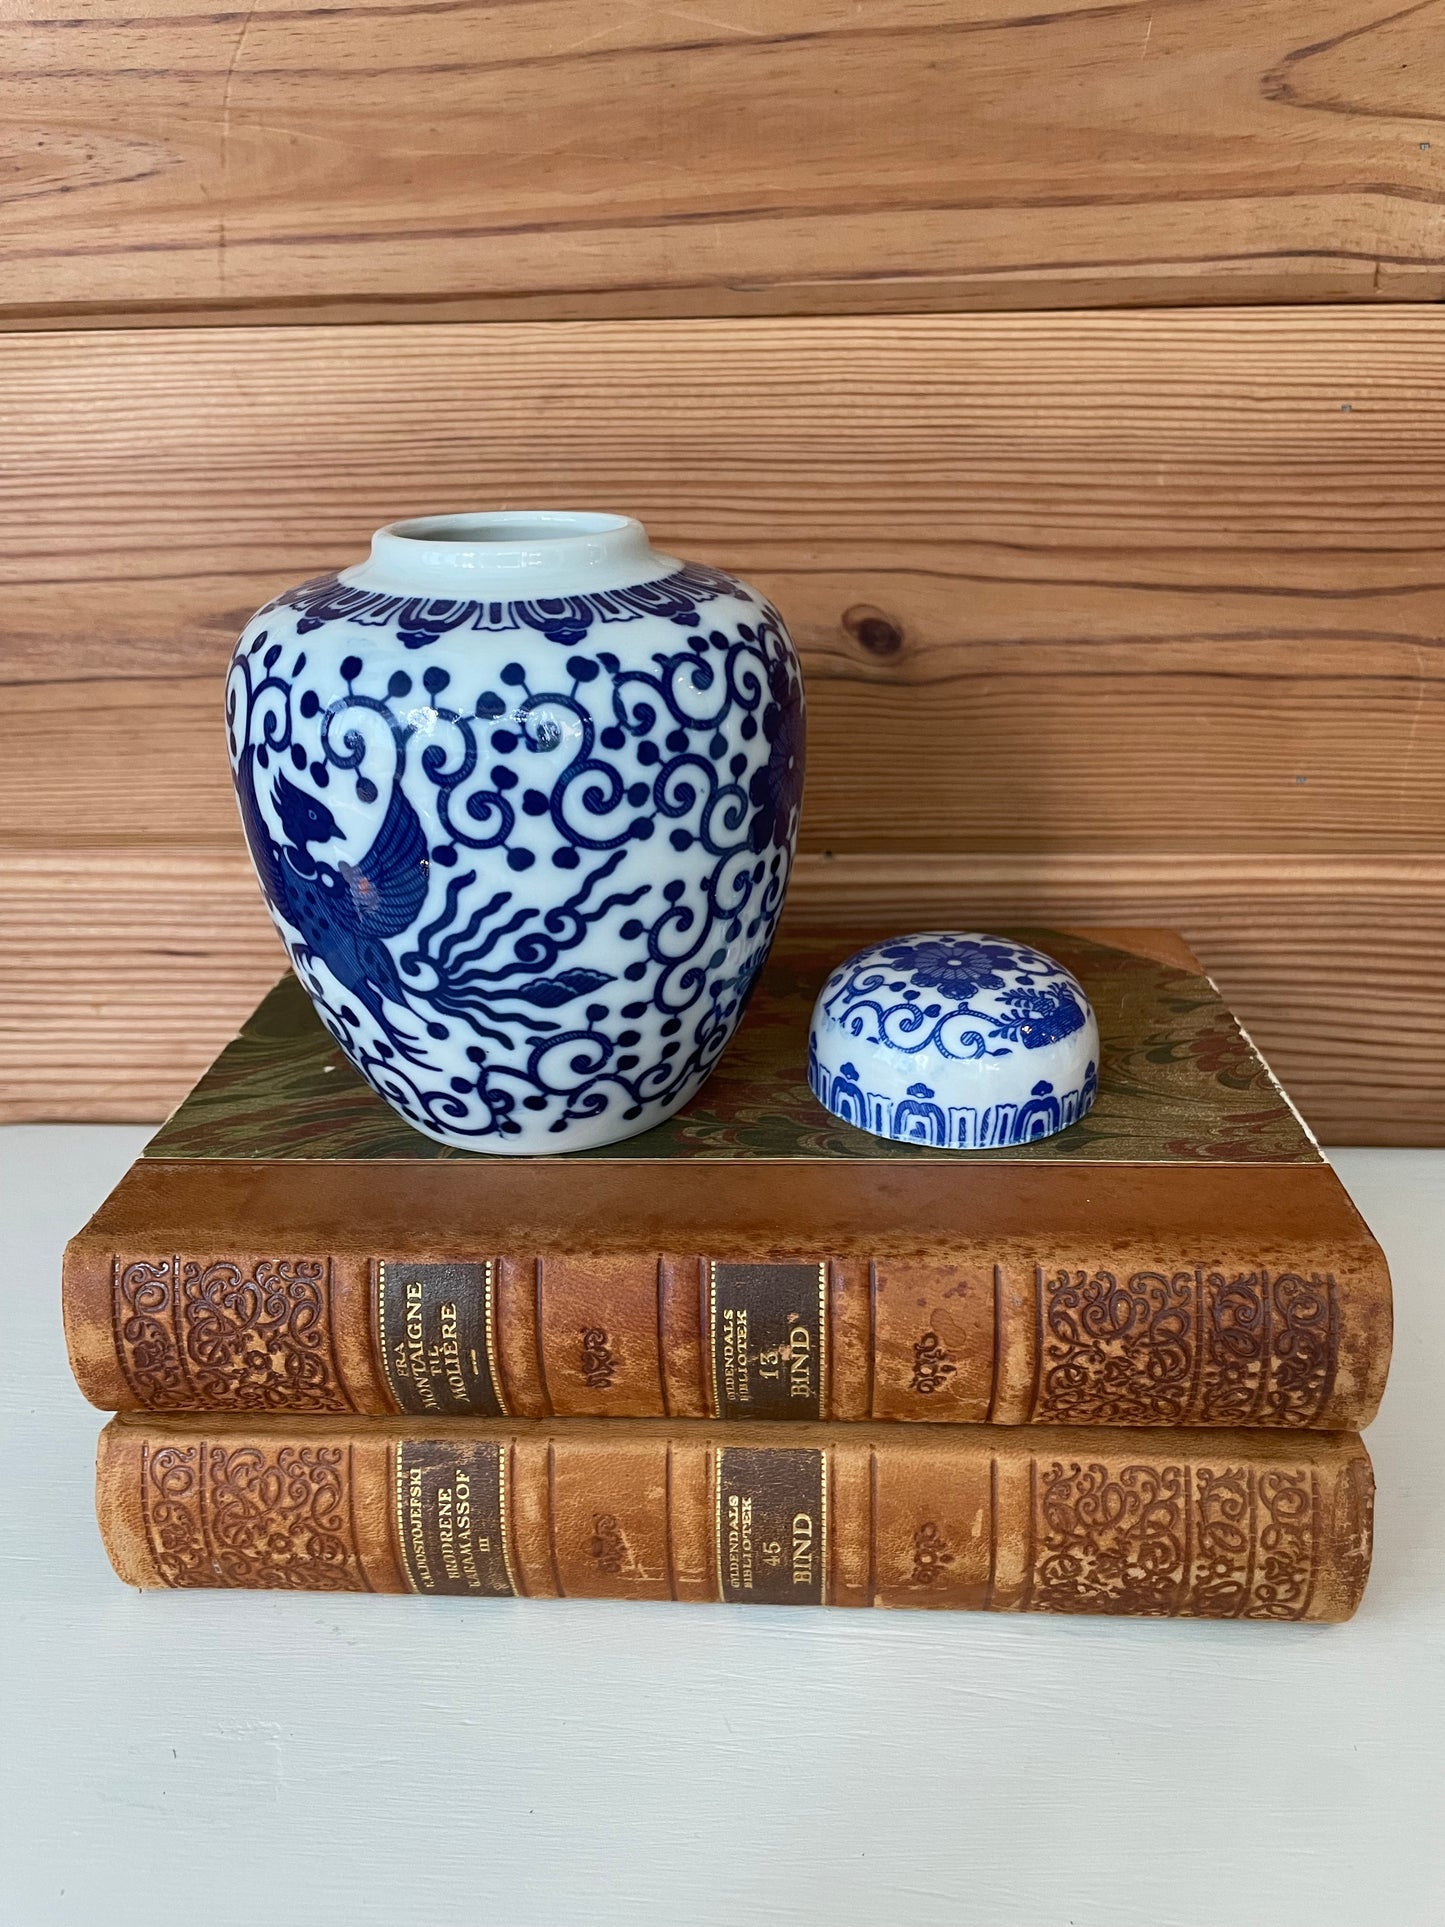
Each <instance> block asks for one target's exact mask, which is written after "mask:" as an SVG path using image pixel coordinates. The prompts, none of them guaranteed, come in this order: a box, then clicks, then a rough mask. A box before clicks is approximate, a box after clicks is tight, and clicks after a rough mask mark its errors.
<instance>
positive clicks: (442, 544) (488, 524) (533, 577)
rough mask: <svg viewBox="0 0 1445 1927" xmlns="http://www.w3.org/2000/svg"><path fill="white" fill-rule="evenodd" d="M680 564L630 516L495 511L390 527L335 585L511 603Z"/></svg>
mask: <svg viewBox="0 0 1445 1927" xmlns="http://www.w3.org/2000/svg"><path fill="white" fill-rule="evenodd" d="M680 566H681V564H680V563H679V562H678V561H677V560H676V558H675V557H673V556H670V555H662V554H660V553H659V552H658V551H657V550H656V549H654V548H653V547H652V545H651V543H650V542H649V541H648V539H647V531H646V529H644V528H643V526H642V524H641V523H640V522H637V521H634V520H633V518H632V517H631V516H630V515H598V514H585V513H579V512H571V511H564V510H556V509H498V510H494V511H490V512H487V513H483V514H477V515H428V516H423V517H421V518H419V519H418V520H416V521H410V522H392V523H390V524H389V525H388V526H387V527H386V528H384V529H378V530H377V532H376V534H375V535H374V536H372V538H371V554H370V556H369V558H368V559H367V560H366V561H365V562H362V563H359V564H358V565H357V566H356V567H355V568H352V569H347V570H346V571H345V572H344V573H343V575H342V577H341V580H342V581H343V582H345V583H347V584H348V585H351V586H354V587H356V588H361V589H380V590H386V591H390V592H393V593H396V594H406V595H418V596H435V597H448V598H451V599H453V600H458V601H476V602H484V601H490V600H493V599H495V600H497V601H499V602H520V601H528V600H532V599H534V598H539V597H548V596H566V595H581V594H585V593H587V592H588V591H590V590H597V589H625V588H628V587H630V586H631V585H632V584H633V583H635V582H654V581H656V580H657V578H658V577H659V576H663V575H670V574H672V572H673V571H674V570H675V569H677V568H679V567H680Z"/></svg>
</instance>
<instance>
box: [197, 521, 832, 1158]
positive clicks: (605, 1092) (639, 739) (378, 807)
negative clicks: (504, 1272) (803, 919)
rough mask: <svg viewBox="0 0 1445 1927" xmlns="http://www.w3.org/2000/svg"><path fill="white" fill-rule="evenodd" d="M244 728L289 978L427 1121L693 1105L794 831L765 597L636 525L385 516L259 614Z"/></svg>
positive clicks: (248, 655)
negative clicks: (335, 569)
mask: <svg viewBox="0 0 1445 1927" xmlns="http://www.w3.org/2000/svg"><path fill="white" fill-rule="evenodd" d="M227 715H228V723H229V730H230V747H231V758H232V767H233V770H234V773H235V778H236V786H237V792H238V797H239V800H240V805H241V815H242V820H243V823H244V824H245V827H246V831H247V838H248V841H249V843H250V846H251V853H252V857H253V859H254V861H255V863H256V867H257V872H258V875H259V876H260V879H261V883H262V887H263V890H264V891H265V893H266V897H267V901H268V904H269V907H270V909H271V913H272V916H273V918H274V920H275V922H276V925H277V928H278V929H279V931H280V933H281V936H282V938H283V940H284V941H285V944H286V947H287V950H288V952H289V954H290V957H291V961H292V964H293V966H294V968H295V969H296V971H297V974H298V976H299V977H300V979H301V981H302V982H303V984H305V986H306V988H307V990H308V991H309V992H310V994H311V997H312V999H313V1002H314V1003H315V1004H316V1007H317V1009H318V1011H319V1013H320V1015H321V1017H322V1020H323V1022H324V1023H326V1025H327V1027H328V1029H330V1031H331V1032H332V1034H333V1035H334V1036H335V1037H336V1038H337V1040H338V1042H339V1043H340V1044H341V1045H342V1047H343V1048H344V1049H345V1051H346V1052H347V1055H348V1056H349V1057H350V1058H351V1060H352V1062H353V1063H354V1064H355V1065H356V1066H357V1068H358V1069H359V1070H360V1071H361V1072H362V1074H363V1075H364V1076H365V1077H366V1078H367V1079H368V1080H369V1081H370V1082H371V1083H372V1084H373V1086H374V1087H375V1088H376V1089H377V1090H378V1091H379V1092H380V1093H381V1095H382V1096H383V1097H385V1098H386V1099H387V1100H388V1102H390V1103H391V1104H392V1105H393V1106H394V1107H395V1108H396V1109H397V1110H398V1111H399V1112H400V1113H401V1114H402V1115H403V1116H404V1117H406V1118H407V1119H408V1120H409V1121H410V1122H411V1123H412V1124H414V1125H415V1126H416V1128H417V1129H419V1130H421V1131H424V1132H425V1133H426V1134H427V1135H428V1136H430V1137H433V1138H435V1139H438V1140H439V1141H441V1142H443V1143H445V1144H448V1145H452V1146H454V1147H456V1148H458V1149H464V1150H474V1151H491V1152H500V1153H504V1154H509V1155H515V1154H527V1153H557V1152H565V1151H573V1150H583V1149H587V1148H590V1147H593V1146H597V1145H602V1144H607V1143H611V1142H614V1141H616V1140H618V1139H620V1138H625V1137H630V1136H633V1135H634V1134H636V1133H637V1132H640V1131H645V1130H647V1129H649V1128H650V1127H651V1126H652V1125H654V1124H657V1123H660V1122H661V1121H662V1120H663V1119H664V1118H666V1117H668V1116H670V1115H671V1114H672V1112H673V1111H675V1110H677V1109H679V1108H680V1106H681V1105H683V1104H684V1103H686V1102H687V1100H688V1098H689V1097H691V1096H692V1094H693V1093H694V1092H695V1091H696V1089H697V1088H698V1086H699V1085H700V1084H701V1083H702V1081H703V1080H704V1078H705V1077H706V1076H707V1074H708V1072H709V1071H710V1070H711V1068H712V1066H713V1065H714V1064H715V1063H716V1061H717V1058H718V1056H719V1055H720V1054H721V1052H722V1050H723V1048H724V1046H725V1045H726V1043H727V1041H728V1039H729V1037H730V1036H731V1034H732V1031H733V1029H734V1027H735V1025H736V1023H737V1019H738V1015H739V1013H740V1011H741V1008H742V1005H743V1002H744V1000H745V997H746V993H747V991H748V989H749V987H750V985H751V982H752V979H753V977H754V975H755V973H756V971H757V969H758V967H759V966H760V964H761V962H762V960H763V958H764V956H765V955H766V951H767V947H768V944H769V942H770V941H771V938H772V934H773V930H774V927H775V925H776V921H777V916H778V912H779V910H780V908H781V906H782V901H783V895H784V891H785V889H786V886H787V880H788V873H789V868H790V865H791V861H792V854H793V848H794V844H795V841H796V835H797V822H798V813H799V807H800V802H801V785H802V764H803V700H802V683H801V675H800V671H799V668H798V662H797V657H796V654H795V652H794V650H793V647H792V644H791V642H790V641H789V639H788V636H787V633H786V631H785V630H784V628H783V626H782V623H781V621H780V619H779V618H778V616H777V614H776V612H775V611H773V610H772V609H771V608H770V607H769V606H768V605H767V603H766V602H764V600H763V599H762V597H760V596H759V595H757V594H756V592H755V591H753V590H751V589H749V588H748V587H747V586H746V585H745V584H743V583H741V582H738V581H737V580H736V579H735V578H733V577H730V576H726V575H724V574H722V573H721V572H720V571H717V570H712V569H704V568H699V567H697V566H694V565H689V564H683V563H679V562H677V561H676V559H675V558H673V557H671V556H666V555H661V554H659V553H657V552H656V551H654V550H653V549H652V548H651V547H650V546H649V544H648V541H647V537H646V534H645V531H644V530H643V529H642V528H641V526H640V525H639V524H638V523H636V522H634V521H631V520H630V519H628V518H626V517H621V516H606V515H563V514H557V513H547V512H535V513H534V512H516V513H507V514H498V515H482V516H466V517H435V518H430V519H428V520H426V521H421V522H414V523H402V524H396V525H394V526H393V527H392V528H389V529H384V530H382V531H380V532H379V533H378V534H377V536H376V537H375V538H374V540H373V544H372V555H371V558H370V560H369V561H367V562H366V563H363V564H361V565H359V566H358V567H356V568H354V569H348V570H346V571H345V572H344V573H343V574H342V575H341V576H339V577H335V576H333V577H328V578H321V579H319V580H318V581H316V582H314V583H307V584H303V585H302V586H301V587H300V588H298V589H296V590H292V591H290V592H288V593H287V594H285V595H282V596H279V597H277V598H276V600H275V601H274V602H272V603H270V604H268V605H267V607H266V608H265V609H263V610H261V611H260V612H259V613H258V614H257V615H256V616H255V617H254V618H253V619H252V621H251V622H250V623H249V624H248V625H247V627H246V629H245V631H244V633H243V635H242V637H241V639H240V641H239V643H238V644H237V647H236V652H235V656H234V658H233V662H232V668H231V675H230V679H229V682H228V690H227Z"/></svg>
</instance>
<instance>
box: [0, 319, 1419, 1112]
mask: <svg viewBox="0 0 1445 1927" xmlns="http://www.w3.org/2000/svg"><path fill="white" fill-rule="evenodd" d="M1442 396H1445V317H1442V316H1441V315H1439V314H1438V313H1435V312H1432V311H1429V310H1427V309H1423V308H1412V307H1401V308H1396V309H1393V310H1391V311H1390V312H1388V313H1384V312H1380V311H1376V310H1368V309H1309V310H1300V311H1294V312H1290V313H1270V312H1267V311H1260V310H1249V311H1225V312H1220V313H1216V314H1211V315H1196V314H1182V313H1172V314H1130V315H1057V316H1053V315H1035V316H1027V315H1024V316H1018V315H1014V316H1006V317H992V316H925V317H915V318H906V319H904V318H899V319H890V320H887V321H876V320H869V319H866V318H840V319H831V320H791V321H695V322H654V323H647V324H641V325H639V324H615V323H583V324H571V323H548V324H529V325H517V324H506V323H503V324H496V325H492V326H487V327H483V326H477V325H457V326H453V325H450V324H444V325H437V326H432V327H403V328H390V327H380V328H346V329H342V328H321V327H315V328H288V329H276V330H271V329H234V330H202V331H197V330H176V331H165V330H151V331H146V330H136V331H115V332H84V331H81V332H74V333H46V334H35V335H11V336H8V337H5V338H4V339H3V340H0V434H3V437H4V446H5V449H6V453H7V460H6V462H5V463H4V464H3V465H0V517H3V526H5V527H6V528H7V529H8V530H9V531H10V532H11V534H10V536H9V539H8V540H7V542H6V543H5V545H4V546H3V549H0V586H3V594H4V597H5V615H6V623H5V630H4V634H3V638H0V675H3V682H0V826H3V840H0V848H3V850H4V851H5V852H6V853H7V854H6V863H7V868H6V885H5V889H4V892H3V895H0V927H3V934H0V942H3V944H4V945H5V946H6V947H5V949H4V950H3V951H0V976H3V977H4V979H5V981H6V983H7V991H9V992H10V995H9V999H8V1002H7V1005H6V1007H5V1010H4V1011H3V1013H0V1022H3V1025H4V1031H3V1051H4V1056H3V1058H0V1085H3V1088H4V1092H5V1102H6V1104H7V1106H8V1111H7V1114H8V1115H10V1116H16V1117H48V1116H64V1115H69V1116H91V1117H110V1118H134V1117H141V1118H145V1117H155V1116H158V1115H159V1114H160V1113H161V1111H162V1110H164V1109H165V1108H166V1107H167V1106H168V1105H169V1104H170V1103H172V1102H174V1100H175V1099H176V1098H177V1097H178V1096H179V1095H180V1094H181V1092H182V1091H183V1089H184V1088H185V1086H186V1084H187V1082H188V1081H189V1078H190V1077H191V1076H192V1075H193V1074H194V1072H195V1071H196V1070H198V1069H199V1068H200V1066H201V1064H202V1063H203V1062H204V1061H205V1059H206V1058H208V1057H209V1056H210V1054H211V1053H212V1052H213V1051H214V1049H215V1048H216V1047H217V1046H218V1045H219V1044H220V1043H221V1042H222V1041H224V1038H225V1037H226V1036H227V1035H228V1034H229V1033H230V1031H231V1030H232V1029H233V1028H234V1025H235V1023H236V1022H237V1021H238V1020H239V1019H240V1017H241V1016H242V1015H243V1014H244V1012H245V1010H246V1009H247V1008H248V1007H249V1005H250V1004H251V1003H252V1002H253V1001H254V1000H255V998H256V997H257V996H258V995H259V994H260V992H261V990H262V989H263V988H264V987H265V985H266V984H267V983H268V982H269V980H270V979H271V977H272V976H273V974H274V973H275V971H276V969H277V968H278V965H279V951H278V949H277V947H276V945H275V941H274V938H273V937H272V936H271V934H270V932H269V927H268V926H267V925H266V923H265V920H264V918H263V917H262V915H261V912H260V908H259V903H258V900H257V897H256V893H255V886H254V884H253V882H252V881H251V879H250V877H249V873H248V871H247V868H246V864H245V858H244V856H243V854H242V852H241V848H240V841H239V835H238V832H237V828H236V821H235V815H234V806H233V804H232V802H231V799H230V795H229V789H228V785H227V781H226V776H225V770H224V760H223V749H222V743H221V732H220V723H219V686H220V676H221V671H222V667H223V664H224V661H225V657H226V654H227V652H228V650H229V647H230V643H231V640H232V638H233V637H234V634H235V632H236V630H237V629H238V628H239V626H240V625H241V623H242V621H243V620H244V618H245V616H246V615H247V614H248V613H249V611H250V610H251V609H252V608H253V607H255V606H256V604H258V603H259V602H260V601H261V600H262V599H263V598H264V597H265V596H266V595H267V594H269V593H271V592H273V591H274V590H276V589H277V588H279V587H281V586H282V585H284V584H286V583H287V582H290V581H294V580H296V579H298V578H299V577H301V576H303V575H306V574H309V573H312V572H314V571H315V570H317V569H319V568H322V567H325V566H328V565H333V566H334V565H339V564H343V563H345V562H347V561H349V560H351V559H353V558H354V557H356V556H357V555H359V554H360V553H361V552H362V548H363V545H364V542H365V539H366V536H367V534H368V532H369V531H370V529H371V528H372V527H374V526H375V525H376V524H378V523H380V522H382V521H384V520H387V519H389V518H391V517H392V516H395V515H400V514H406V513H413V512H418V511H422V510H426V509H435V508H444V507H449V506H452V507H454V506H461V505H486V504H514V505H515V504H521V503H528V502H533V503H538V504H542V505H546V504H552V505H558V506H561V505H569V504H571V505H575V504H576V503H579V502H582V503H590V504H597V505H608V506H615V507H618V508H622V509H626V510H629V511H632V512H634V513H637V514H640V515H642V516H643V517H644V519H646V520H647V521H648V523H649V525H650V526H651V527H653V529H654V530H655V532H656V534H657V536H658V537H659V539H660V540H661V541H662V542H663V543H665V544H666V545H668V546H671V547H675V548H676V549H678V550H680V551H681V552H682V553H684V554H687V555H691V556H696V557H697V558H699V559H702V560H709V561H715V562H719V563H722V564H724V565H726V566H730V567H734V568H737V569H739V570H740V571H741V572H743V573H744V574H745V575H747V576H748V577H749V578H750V579H751V580H753V581H755V582H757V583H758V584H759V585H760V586H762V587H763V588H765V589H766V590H767V591H768V593H769V594H771V595H772V596H773V597H774V598H775V599H776V600H777V601H778V603H779V605H780V606H781V608H782V609H783V611H784V613H785V615H786V616H787V618H788V621H789V623H790V625H791V626H792V628H793V631H794V633H795V635H796V636H797V638H798V640H799V643H800V645H801V647H802V650H803V653H804V657H805V661H806V666H807V673H808V681H809V694H810V713H811V721H810V739H811V740H810V772H809V789H808V801H807V809H806V813H805V821H804V838H803V843H804V851H805V858H804V861H803V863H802V865H801V868H800V873H799V883H798V894H797V905H796V908H797V911H798V913H799V914H805V915H809V916H815V917H821V916H824V915H825V914H826V905H827V904H828V903H829V902H830V901H833V900H835V899H836V900H837V901H839V902H841V903H845V904H847V905H849V906H850V907H853V906H857V905H860V904H862V905H865V906H871V907H872V908H874V909H876V911H877V914H878V915H879V917H880V918H881V919H882V920H883V921H884V922H890V921H892V922H896V923H902V922H906V921H910V920H913V919H914V918H916V917H925V918H926V919H927V920H928V921H930V922H937V921H940V920H942V921H947V922H950V923H953V922H958V921H960V920H963V919H965V918H967V919H968V920H971V921H981V922H985V923H986V922H988V921H990V920H993V921H998V920H1003V919H1012V920H1015V921H1025V920H1029V919H1034V920H1038V921H1049V920H1051V919H1052V920H1054V921H1058V922H1075V923H1079V922H1085V923H1089V922H1093V923H1098V922H1109V921H1112V922H1128V921H1135V922H1144V923H1171V924H1177V925H1178V926H1179V927H1180V928H1181V929H1183V930H1184V932H1185V934H1186V935H1187V936H1188V937H1189V938H1190V939H1191V941H1193V942H1194V943H1195V944H1196V947H1197V948H1198V949H1199V951H1200V954H1201V955H1202V956H1203V958H1204V960H1205V962H1206V964H1208V966H1209V967H1210V968H1211V969H1214V970H1216V971H1217V972H1218V974H1219V975H1220V977H1221V981H1222V982H1223V985H1224V988H1225V989H1226V991H1227V992H1228V993H1229V994H1230V995H1231V996H1232V997H1233V998H1234V999H1235V1000H1236V1001H1237V1005H1238V1007H1239V1009H1240V1011H1241V1013H1242V1015H1243V1016H1244V1018H1245V1020H1246V1022H1247V1023H1248V1024H1249V1025H1250V1027H1251V1029H1253V1030H1254V1031H1255V1032H1256V1034H1257V1036H1258V1038H1259V1041H1260V1043H1261V1045H1262V1046H1263V1047H1264V1048H1265V1049H1266V1050H1267V1051H1268V1052H1269V1053H1270V1055H1271V1057H1272V1058H1274V1059H1275V1060H1276V1061H1277V1066H1278V1068H1279V1069H1280V1070H1281V1072H1282V1073H1283V1074H1284V1075H1285V1077H1286V1080H1287V1081H1288V1082H1289V1083H1290V1085H1291V1087H1292V1088H1293V1089H1294V1090H1295V1092H1296V1095H1298V1096H1299V1097H1300V1099H1301V1101H1302V1103H1303V1106H1304V1108H1305V1110H1306V1113H1307V1114H1308V1115H1309V1116H1310V1118H1311V1120H1312V1122H1314V1123H1315V1125H1316V1127H1317V1128H1318V1129H1320V1130H1322V1131H1325V1132H1326V1133H1328V1134H1329V1135H1332V1136H1334V1137H1335V1138H1336V1139H1337V1140H1342V1139H1350V1138H1353V1139H1355V1140H1357V1141H1364V1142H1369V1141H1375V1142H1438V1141H1445V1088H1442V1087H1445V975H1442V973H1441V971H1440V970H1439V969H1438V967H1437V966H1436V965H1435V963H1434V956H1436V955H1438V946H1439V944H1440V941H1441V939H1442V937H1445V928H1442V917H1445V908H1442V905H1445V892H1442V887H1441V886H1442V868H1441V866H1442V863H1445V682H1442V662H1445V655H1442V644H1441V636H1442V634H1445V568H1442V564H1441V560H1440V557H1441V552H1442V549H1445V456H1442V452H1441V451H1442V447H1445V439H1442V429H1445V400H1442ZM77 423H80V424H83V430H82V432H80V433H77V431H76V424H77ZM56 770H63V772H64V782H63V784H62V785H61V786H60V787H59V788H57V786H56V783H55V781H54V780H53V776H52V774H51V773H52V772H54V771H56ZM919 866H921V867H919ZM890 892H891V894H890ZM1432 946H1436V949H1435V950H1434V951H1433V952H1432ZM12 986H13V990H12V989H11V987H12Z"/></svg>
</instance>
